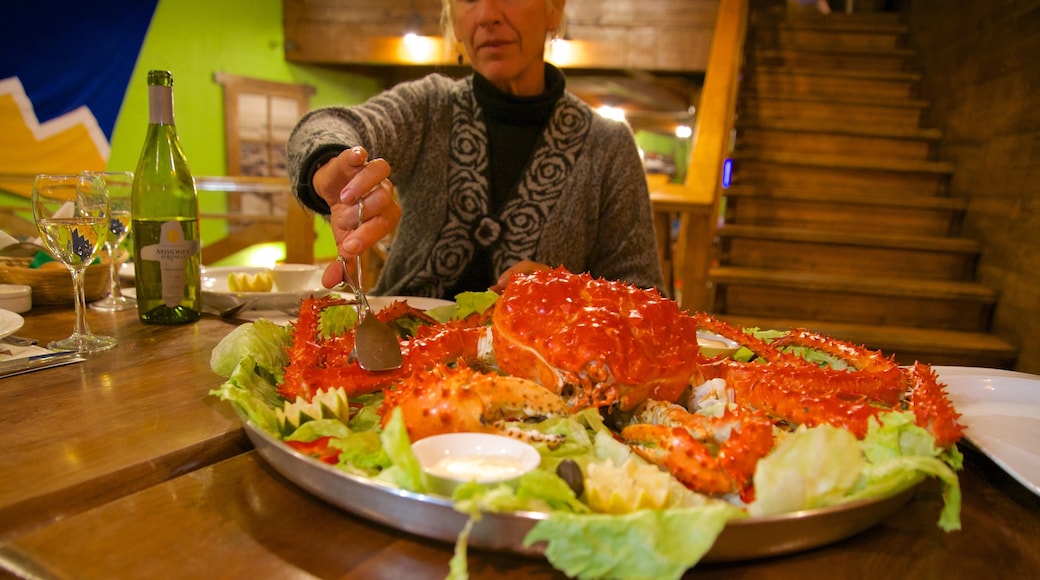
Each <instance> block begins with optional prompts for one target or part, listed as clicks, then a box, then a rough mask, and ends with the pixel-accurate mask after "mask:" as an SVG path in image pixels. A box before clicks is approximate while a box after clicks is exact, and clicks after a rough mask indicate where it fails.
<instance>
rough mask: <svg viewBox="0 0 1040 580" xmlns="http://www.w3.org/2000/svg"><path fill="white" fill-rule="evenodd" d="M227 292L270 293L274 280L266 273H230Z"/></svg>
mask: <svg viewBox="0 0 1040 580" xmlns="http://www.w3.org/2000/svg"><path fill="white" fill-rule="evenodd" d="M227 283H228V290H230V291H232V292H270V291H271V288H273V287H274V280H273V279H272V278H271V274H269V273H268V272H257V273H255V274H251V273H249V272H232V273H230V274H228V280H227Z"/></svg>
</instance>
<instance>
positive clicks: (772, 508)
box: [748, 425, 867, 516]
mask: <svg viewBox="0 0 1040 580" xmlns="http://www.w3.org/2000/svg"><path fill="white" fill-rule="evenodd" d="M866 467H867V459H866V457H864V455H863V451H862V448H861V446H860V442H859V440H857V439H856V436H855V435H853V434H852V433H849V432H848V431H846V430H844V429H839V428H837V427H831V426H827V425H823V426H820V427H814V428H811V429H807V428H804V427H801V428H799V429H798V430H797V431H795V432H794V433H793V434H791V436H789V437H787V438H786V439H784V441H783V442H781V443H780V444H779V445H777V447H776V448H775V449H774V450H773V452H772V453H770V454H769V455H767V456H766V457H764V458H762V459H761V460H759V462H758V467H757V468H756V469H755V476H754V481H755V501H754V502H753V503H751V504H750V505H749V506H748V513H749V514H750V515H752V516H770V515H775V514H782V513H787V512H794V511H798V510H803V509H812V508H818V507H824V506H828V505H833V504H836V503H840V502H841V501H843V498H844V496H845V495H847V494H848V492H849V491H850V490H851V489H853V487H855V485H856V483H857V482H858V481H859V480H860V477H861V475H862V473H863V471H864V470H865V469H866Z"/></svg>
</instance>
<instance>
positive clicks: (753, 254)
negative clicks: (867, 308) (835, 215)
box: [716, 223, 979, 280]
mask: <svg viewBox="0 0 1040 580" xmlns="http://www.w3.org/2000/svg"><path fill="white" fill-rule="evenodd" d="M716 234H717V236H718V238H719V247H720V253H719V263H720V264H723V265H728V266H739V267H746V268H776V267H778V266H779V265H782V266H783V268H785V269H789V270H797V271H802V272H826V273H829V274H834V275H847V276H882V277H903V276H906V277H913V278H922V279H930V280H972V279H974V276H975V262H976V260H977V259H978V254H979V244H978V242H976V241H974V240H968V239H963V238H948V237H936V236H916V235H910V234H904V233H901V232H898V231H890V232H887V233H883V234H872V233H858V232H849V231H823V230H800V229H796V228H779V227H766V226H753V225H740V224H729V223H726V224H724V225H723V226H722V227H720V228H719V229H718V230H717V232H716Z"/></svg>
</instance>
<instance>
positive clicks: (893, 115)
mask: <svg viewBox="0 0 1040 580" xmlns="http://www.w3.org/2000/svg"><path fill="white" fill-rule="evenodd" d="M927 108H928V103H927V102H925V101H920V100H914V99H899V100H897V101H893V100H891V99H874V98H868V99H864V98H862V97H859V96H853V95H843V96H841V97H831V98H827V99H824V98H821V97H820V96H819V95H770V96H769V97H763V96H758V95H755V94H752V93H749V92H747V91H745V92H743V93H742V94H741V97H740V99H739V101H738V103H737V109H738V118H739V119H741V120H752V121H766V120H774V119H791V118H797V119H802V120H804V121H805V122H807V123H811V122H827V123H846V124H848V125H849V126H855V127H865V126H874V127H892V126H896V127H917V126H920V124H921V121H922V119H923V116H924V111H925V110H926V109H927Z"/></svg>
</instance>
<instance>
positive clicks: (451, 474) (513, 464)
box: [427, 455, 525, 481]
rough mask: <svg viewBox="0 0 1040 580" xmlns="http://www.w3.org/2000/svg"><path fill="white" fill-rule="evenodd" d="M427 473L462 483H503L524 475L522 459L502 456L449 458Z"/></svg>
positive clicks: (436, 464) (428, 469)
mask: <svg viewBox="0 0 1040 580" xmlns="http://www.w3.org/2000/svg"><path fill="white" fill-rule="evenodd" d="M427 471H429V472H430V473H432V474H433V475H436V476H439V477H445V478H448V479H455V480H460V481H501V480H505V479H510V478H513V477H517V476H519V475H522V474H523V473H524V471H525V470H524V466H523V463H522V462H521V461H520V459H517V458H515V457H506V456H501V455H460V456H448V457H445V458H443V459H441V460H439V461H438V462H437V463H435V464H433V465H432V466H431V467H428V468H427Z"/></svg>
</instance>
